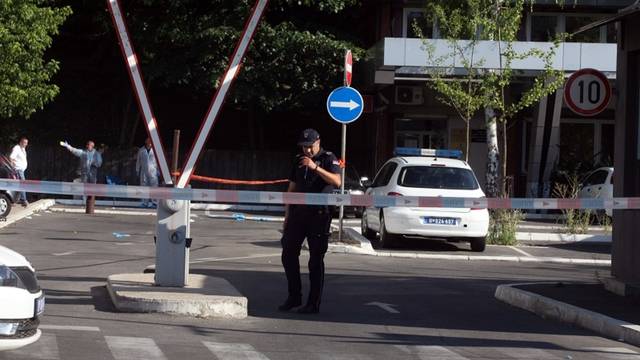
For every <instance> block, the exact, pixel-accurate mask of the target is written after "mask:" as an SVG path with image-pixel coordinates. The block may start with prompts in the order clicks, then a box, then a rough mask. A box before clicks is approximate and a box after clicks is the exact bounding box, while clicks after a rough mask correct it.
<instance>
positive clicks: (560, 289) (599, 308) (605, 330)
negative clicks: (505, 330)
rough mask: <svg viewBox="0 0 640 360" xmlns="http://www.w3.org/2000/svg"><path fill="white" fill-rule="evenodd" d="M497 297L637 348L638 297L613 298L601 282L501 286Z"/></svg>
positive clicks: (639, 330)
mask: <svg viewBox="0 0 640 360" xmlns="http://www.w3.org/2000/svg"><path fill="white" fill-rule="evenodd" d="M495 296H496V298H497V299H498V300H501V301H503V302H506V303H508V304H510V305H512V306H515V307H519V308H521V309H524V310H527V311H530V312H533V313H535V314H537V315H538V316H541V317H543V318H546V319H552V320H556V321H561V322H565V323H568V324H570V325H574V326H578V327H582V328H585V329H589V330H592V331H594V332H596V333H599V334H601V335H603V336H605V337H608V338H611V339H614V340H618V341H624V342H627V343H629V344H633V345H636V346H640V325H638V324H640V311H638V309H640V298H631V297H624V296H618V295H615V294H613V293H611V292H609V291H607V290H605V288H604V285H603V284H600V283H591V284H565V283H531V284H512V285H501V286H499V287H498V288H497V289H496V294H495Z"/></svg>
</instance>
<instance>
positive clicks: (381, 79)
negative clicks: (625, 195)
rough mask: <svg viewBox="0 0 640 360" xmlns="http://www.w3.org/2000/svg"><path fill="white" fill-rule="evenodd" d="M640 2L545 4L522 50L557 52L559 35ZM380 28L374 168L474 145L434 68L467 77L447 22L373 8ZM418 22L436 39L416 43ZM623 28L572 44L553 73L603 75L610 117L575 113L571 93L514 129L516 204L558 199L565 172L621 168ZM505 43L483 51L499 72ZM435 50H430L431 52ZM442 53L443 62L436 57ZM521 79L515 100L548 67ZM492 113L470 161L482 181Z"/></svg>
mask: <svg viewBox="0 0 640 360" xmlns="http://www.w3.org/2000/svg"><path fill="white" fill-rule="evenodd" d="M633 2H634V1H633V0H610V1H595V0H591V1H587V0H583V1H579V0H577V1H575V2H574V1H567V3H568V4H566V5H564V6H559V5H557V4H556V3H555V1H553V0H550V1H536V2H535V3H534V4H533V5H532V6H531V7H530V6H526V7H525V8H526V9H525V13H524V14H523V21H522V24H521V28H520V31H519V34H518V41H517V42H516V43H515V44H514V48H515V49H516V50H520V51H526V50H528V49H531V48H539V49H542V50H545V49H549V48H550V47H552V45H553V44H552V42H550V41H551V40H552V39H553V37H554V36H555V35H556V34H560V33H573V32H575V31H576V30H578V29H579V28H580V27H582V26H584V25H586V24H589V23H592V22H593V21H596V20H597V19H599V18H604V17H608V16H610V15H611V14H615V13H616V12H617V11H618V10H619V9H621V8H623V7H625V6H628V5H630V4H632V3H633ZM363 12H364V14H366V19H367V20H366V21H367V23H368V25H369V26H370V28H371V29H372V30H373V31H371V32H370V34H369V35H368V36H369V38H368V39H367V41H368V42H369V44H370V45H371V46H370V51H369V52H370V55H371V56H370V58H371V59H372V60H371V61H369V62H368V63H367V64H366V65H364V66H362V67H361V68H362V70H360V71H362V72H364V73H365V75H366V79H365V80H364V86H363V89H362V90H364V92H365V93H368V94H371V95H372V99H373V102H374V104H375V106H374V109H373V112H372V113H371V114H368V115H367V119H366V121H367V122H368V123H369V126H371V127H373V129H374V130H372V131H370V132H371V133H373V134H375V136H374V137H373V138H372V139H371V140H370V144H369V146H370V148H371V149H372V150H373V151H374V153H375V155H374V159H373V163H375V166H376V167H379V166H380V165H381V163H382V162H384V161H385V160H386V159H387V158H389V157H390V156H392V153H393V148H395V147H398V146H404V147H423V148H458V149H461V150H464V148H465V144H466V126H465V122H464V121H463V120H462V119H461V118H460V116H458V114H457V113H456V111H455V110H454V109H452V108H450V107H448V106H445V105H443V104H442V103H441V102H440V101H439V100H438V94H436V93H435V92H434V91H433V90H432V89H431V88H430V87H429V83H430V76H429V75H428V74H429V69H433V68H437V67H442V66H443V61H444V66H446V67H448V68H451V69H453V72H454V74H455V73H457V72H463V71H464V66H462V64H461V63H460V60H459V59H456V58H455V57H451V56H449V57H447V54H451V53H452V52H451V50H450V48H451V43H450V42H449V41H447V40H443V39H440V34H439V29H438V26H437V24H431V23H429V22H428V21H426V20H425V10H424V3H423V2H420V1H416V2H413V1H371V2H368V3H367V4H366V5H365V7H364V9H363ZM412 24H419V25H420V26H421V28H422V31H423V34H424V35H425V36H426V37H428V38H429V39H427V40H423V39H420V38H418V37H417V36H416V34H415V31H414V30H413V28H414V26H413V25H412ZM616 38H617V31H616V25H615V24H610V25H607V26H603V27H600V28H598V29H593V30H591V31H588V32H584V33H581V34H578V35H576V36H575V37H572V38H571V39H569V40H568V41H567V42H565V43H562V44H561V45H560V47H559V48H558V49H557V51H556V53H555V58H554V61H553V66H554V68H555V69H558V70H562V71H564V73H565V75H566V77H569V76H570V75H571V74H572V73H574V72H575V71H577V70H579V69H582V68H595V69H597V70H600V71H601V72H603V73H604V74H605V75H606V77H607V78H608V79H609V82H610V84H611V86H612V88H613V94H614V95H613V97H612V99H611V101H610V102H609V105H608V106H607V108H606V109H605V110H604V111H602V112H601V113H599V114H597V115H595V116H590V117H585V116H581V115H578V114H576V113H574V112H573V111H571V110H570V109H569V108H568V107H567V104H566V103H565V100H564V99H563V90H564V89H562V88H561V89H559V90H558V91H557V92H556V93H554V94H552V95H550V96H548V97H546V98H544V99H542V100H541V101H540V102H539V103H538V104H537V105H535V106H532V107H531V108H530V109H526V110H525V111H522V112H521V113H519V114H518V115H517V116H516V118H514V119H512V120H511V122H510V123H509V126H508V128H509V130H508V136H507V138H508V158H507V159H508V161H507V168H508V171H507V172H508V176H509V183H510V184H511V185H512V187H511V189H512V194H513V195H515V196H529V197H533V196H550V195H551V192H552V189H551V184H552V182H553V180H554V178H556V177H558V176H559V175H558V174H562V173H564V172H566V173H570V172H577V173H584V172H586V171H588V170H590V169H593V168H596V167H598V166H603V165H609V166H611V165H612V164H613V155H614V143H615V141H614V139H615V104H616V97H615V94H616V81H615V78H616V41H617V39H616ZM497 45H498V44H497V42H495V41H480V42H479V43H478V44H477V45H476V48H475V50H474V51H475V52H477V54H478V55H477V56H478V58H482V59H483V61H482V65H479V66H480V67H484V68H487V69H492V68H493V69H495V68H498V67H499V66H498V63H499V58H498V56H497V54H498V53H499V50H498V46H497ZM427 49H430V50H427ZM433 54H440V56H439V57H437V60H436V57H434V55H433ZM513 68H514V69H516V70H518V73H519V75H518V78H517V79H516V81H515V82H514V83H515V85H514V86H512V87H511V89H510V91H511V94H510V95H511V96H518V93H519V92H521V91H520V89H522V88H523V87H526V86H528V85H529V84H530V82H531V81H532V79H533V78H534V77H535V75H536V74H538V73H539V72H540V71H541V70H542V69H544V64H543V62H542V60H541V59H536V58H526V59H523V60H519V61H515V62H514V63H513ZM484 123H485V120H484V114H483V113H482V112H480V113H478V114H477V115H476V116H475V117H474V118H473V119H472V120H471V121H470V129H471V130H470V133H471V135H470V137H471V144H470V148H469V163H470V165H471V166H472V167H473V168H474V171H475V172H476V174H477V175H478V178H479V180H480V182H481V183H484V175H485V167H486V157H487V156H486V154H487V144H486V131H485V128H484Z"/></svg>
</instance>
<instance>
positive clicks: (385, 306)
mask: <svg viewBox="0 0 640 360" xmlns="http://www.w3.org/2000/svg"><path fill="white" fill-rule="evenodd" d="M364 305H365V306H377V307H379V308H381V309H382V310H384V311H386V312H389V313H392V314H400V311H398V310H396V309H394V308H393V307H394V306H395V305H393V304H386V303H381V302H370V303H367V304H364Z"/></svg>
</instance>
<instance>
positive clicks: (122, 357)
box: [104, 336, 166, 360]
mask: <svg viewBox="0 0 640 360" xmlns="http://www.w3.org/2000/svg"><path fill="white" fill-rule="evenodd" d="M104 338H105V340H106V341H107V345H108V346H109V350H111V354H112V355H113V357H114V358H115V359H116V360H130V359H136V360H158V359H163V360H166V357H165V356H164V354H163V353H162V350H160V348H159V347H158V345H156V342H155V341H153V339H149V338H138V337H124V336H105V337H104Z"/></svg>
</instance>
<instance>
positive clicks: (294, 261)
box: [278, 129, 342, 314]
mask: <svg viewBox="0 0 640 360" xmlns="http://www.w3.org/2000/svg"><path fill="white" fill-rule="evenodd" d="M298 145H299V146H300V147H301V149H302V154H300V155H298V156H297V157H296V161H295V163H294V166H293V169H292V171H291V176H290V177H289V189H288V190H287V191H289V192H299V193H324V194H330V193H332V192H333V190H334V189H335V188H336V187H339V186H340V184H341V182H342V179H341V176H340V163H339V162H338V159H337V158H336V156H335V155H334V154H333V153H331V152H329V151H325V150H324V149H322V147H321V146H320V134H318V132H317V131H316V130H314V129H307V130H304V131H303V132H302V134H301V135H300V138H299V139H298ZM330 228H331V212H330V211H329V207H328V206H322V205H287V206H285V220H284V231H283V235H282V240H281V242H282V265H283V266H284V271H285V274H286V276H287V282H288V291H289V296H288V297H287V299H286V301H285V302H284V303H283V304H282V305H280V306H279V307H278V309H279V310H280V311H289V310H292V309H293V308H296V307H298V306H300V305H302V282H301V280H300V249H301V248H302V242H303V241H304V239H305V238H306V239H307V244H308V245H309V256H310V258H309V280H310V283H311V284H310V285H311V286H310V287H311V288H310V290H309V297H308V299H307V303H306V305H305V306H304V307H301V308H300V309H298V313H301V314H316V313H318V312H319V311H320V300H321V298H322V289H323V286H324V255H325V253H326V252H327V248H328V247H329V235H330Z"/></svg>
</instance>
